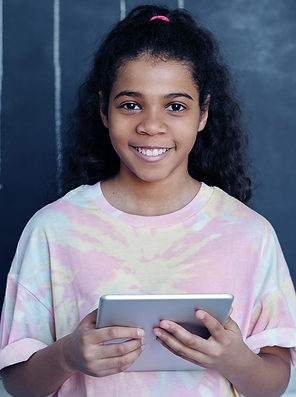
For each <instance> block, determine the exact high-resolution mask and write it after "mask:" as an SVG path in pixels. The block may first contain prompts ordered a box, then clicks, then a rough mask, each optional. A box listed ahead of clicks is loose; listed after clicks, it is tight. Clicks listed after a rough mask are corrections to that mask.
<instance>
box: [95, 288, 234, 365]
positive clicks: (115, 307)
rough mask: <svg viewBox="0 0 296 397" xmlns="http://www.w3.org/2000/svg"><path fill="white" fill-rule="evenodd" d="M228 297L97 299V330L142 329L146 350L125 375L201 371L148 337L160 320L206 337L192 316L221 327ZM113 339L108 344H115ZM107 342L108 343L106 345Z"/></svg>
mask: <svg viewBox="0 0 296 397" xmlns="http://www.w3.org/2000/svg"><path fill="white" fill-rule="evenodd" d="M232 301H233V295H231V294H182V295H104V296H101V298H100V302H99V308H98V314H97V323H96V327H97V328H103V327H110V326H123V327H136V328H143V329H144V331H145V339H146V347H145V350H144V351H143V353H142V354H141V355H140V357H138V358H137V360H136V361H135V362H134V363H133V364H132V365H131V366H130V367H129V368H128V369H127V371H182V370H184V371H194V370H200V369H202V367H200V366H198V365H195V364H193V363H191V362H189V361H186V360H184V359H182V358H181V357H178V356H176V355H174V354H173V353H171V352H170V351H169V350H167V349H166V348H165V347H163V346H162V345H161V344H160V343H159V342H157V341H156V336H155V335H154V334H153V333H152V330H153V328H154V327H157V326H158V325H159V322H160V320H164V319H166V320H172V321H174V322H176V323H178V324H180V325H181V326H182V327H184V328H185V329H187V330H188V331H189V332H191V333H194V334H196V335H199V336H201V337H203V338H208V337H209V336H210V333H209V331H208V330H207V329H206V328H205V327H204V325H203V324H202V322H201V321H199V320H197V319H196V317H195V316H194V314H195V311H196V310H197V309H203V310H205V311H206V312H208V313H210V314H211V315H212V316H214V317H215V318H216V319H217V320H218V321H219V322H220V323H221V324H222V325H224V323H225V321H226V319H227V316H228V313H229V310H230V307H231V304H232ZM122 341H123V340H120V339H117V340H113V341H110V342H111V343H119V342H122ZM110 342H108V343H110Z"/></svg>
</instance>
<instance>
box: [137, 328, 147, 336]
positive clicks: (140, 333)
mask: <svg viewBox="0 0 296 397" xmlns="http://www.w3.org/2000/svg"><path fill="white" fill-rule="evenodd" d="M137 333H138V336H144V335H145V332H144V330H143V329H138V331H137Z"/></svg>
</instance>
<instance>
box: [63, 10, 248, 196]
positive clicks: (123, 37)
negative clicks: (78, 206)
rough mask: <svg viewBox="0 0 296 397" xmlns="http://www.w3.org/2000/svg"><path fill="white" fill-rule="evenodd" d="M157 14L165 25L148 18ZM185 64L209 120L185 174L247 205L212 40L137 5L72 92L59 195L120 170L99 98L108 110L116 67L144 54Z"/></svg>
mask: <svg viewBox="0 0 296 397" xmlns="http://www.w3.org/2000/svg"><path fill="white" fill-rule="evenodd" d="M156 15H163V16H166V17H167V18H168V19H169V21H170V22H169V23H168V22H165V21H163V20H160V19H154V20H153V21H151V22H150V19H151V17H153V16H156ZM145 53H147V54H149V55H151V56H152V57H156V58H162V59H163V58H165V59H170V60H176V61H181V62H183V63H186V64H187V65H188V67H189V68H190V70H191V72H192V76H193V79H194V81H195V83H196V86H197V87H198V91H199V101H200V108H201V111H203V110H204V109H205V108H206V107H207V106H208V101H207V99H208V98H209V97H210V104H209V107H208V120H207V124H206V127H205V128H204V130H203V131H201V132H199V133H198V134H197V138H196V142H195V144H194V146H193V149H192V150H191V152H190V155H189V161H188V171H189V174H190V175H191V176H192V177H193V178H195V179H196V180H199V181H203V182H205V183H206V184H208V185H211V186H218V187H220V188H221V189H223V190H224V191H226V192H227V193H229V194H230V195H232V196H233V197H236V198H237V199H239V200H241V201H242V202H244V203H246V202H247V201H248V200H249V199H250V198H251V195H252V189H251V180H250V178H249V177H248V175H247V173H248V169H249V157H248V152H247V134H246V131H245V129H244V127H243V123H242V117H241V110H240V106H239V104H238V101H237V99H236V95H235V90H234V88H233V82H232V79H231V75H230V73H229V69H228V67H227V65H226V64H225V63H224V62H223V60H222V59H221V55H220V49H219V44H218V42H217V40H216V39H215V37H214V36H213V35H212V33H211V32H209V31H208V30H207V29H205V28H204V27H203V26H201V25H200V24H199V23H198V24H197V22H196V21H195V19H194V18H193V16H192V15H191V14H190V13H189V12H188V11H186V10H182V9H177V10H173V11H170V10H169V9H168V8H166V7H158V6H152V5H145V6H138V7H136V8H134V9H133V10H132V11H131V12H130V13H129V14H128V16H127V17H126V18H125V19H124V20H123V21H121V22H119V23H117V24H116V25H115V27H114V28H113V29H112V30H111V32H110V33H109V34H108V35H107V37H106V38H105V39H104V40H103V41H102V43H101V45H100V47H99V48H98V50H97V51H96V53H95V56H94V61H93V65H92V69H91V70H90V72H89V73H88V75H87V76H86V79H85V81H84V83H83V84H82V85H81V86H80V88H79V91H78V104H77V107H76V109H75V110H74V111H73V113H72V114H71V117H70V128H69V136H68V140H67V142H66V144H65V150H64V154H63V170H62V172H61V174H60V178H61V179H60V184H61V186H62V192H61V193H62V194H64V193H66V192H67V191H69V190H71V189H74V188H76V187H78V186H80V185H82V184H90V185H92V184H95V183H96V182H98V181H101V180H105V179H108V178H110V177H112V176H114V175H116V174H117V173H118V171H119V166H120V161H119V157H118V155H117V153H116V152H115V150H114V149H113V146H112V144H111V142H110V138H109V133H108V129H107V128H106V127H105V126H104V125H103V122H102V120H101V116H100V106H102V101H101V102H100V95H99V93H100V92H101V93H102V96H103V98H104V104H103V106H105V107H106V109H107V107H108V103H109V96H110V92H111V89H112V85H113V84H114V82H115V81H116V75H117V71H118V69H119V68H120V67H121V66H122V65H124V63H125V62H126V61H128V60H130V59H136V58H137V57H139V56H140V55H142V54H145Z"/></svg>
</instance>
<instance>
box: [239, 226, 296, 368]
mask: <svg viewBox="0 0 296 397" xmlns="http://www.w3.org/2000/svg"><path fill="white" fill-rule="evenodd" d="M266 225H267V230H268V233H265V236H267V235H268V238H266V240H265V244H264V245H263V247H262V256H261V260H260V265H259V266H258V272H257V273H256V274H254V286H255V288H254V291H255V297H254V302H255V304H254V307H253V310H252V316H251V320H250V324H249V331H248V337H247V339H246V343H247V345H248V346H249V348H250V349H251V350H252V351H254V352H255V353H256V354H257V353H259V351H260V349H261V348H263V347H266V346H280V347H286V348H290V354H291V363H292V366H293V367H295V366H296V348H295V346H296V296H295V289H294V285H293V282H292V279H291V277H290V273H289V269H288V266H287V264H286V261H285V259H284V256H283V253H282V251H281V248H280V245H279V242H278V239H277V236H276V234H275V232H274V230H273V228H272V227H271V225H269V224H268V223H267V224H266Z"/></svg>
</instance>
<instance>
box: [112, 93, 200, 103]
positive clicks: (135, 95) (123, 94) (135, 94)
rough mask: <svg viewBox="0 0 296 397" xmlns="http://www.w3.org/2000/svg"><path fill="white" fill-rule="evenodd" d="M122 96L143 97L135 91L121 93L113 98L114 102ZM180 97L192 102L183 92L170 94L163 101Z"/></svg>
mask: <svg viewBox="0 0 296 397" xmlns="http://www.w3.org/2000/svg"><path fill="white" fill-rule="evenodd" d="M122 96H129V97H133V98H143V95H142V94H141V93H140V92H135V91H121V92H120V93H119V94H117V95H116V96H115V97H114V100H115V99H117V98H120V97H122ZM180 97H185V98H188V99H191V100H192V101H193V98H192V97H191V96H190V95H188V94H186V93H185V92H172V93H171V94H167V95H165V96H164V98H165V99H171V98H180Z"/></svg>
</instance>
